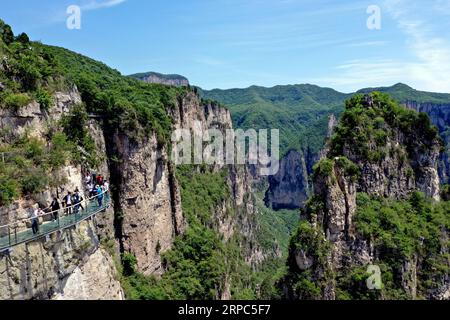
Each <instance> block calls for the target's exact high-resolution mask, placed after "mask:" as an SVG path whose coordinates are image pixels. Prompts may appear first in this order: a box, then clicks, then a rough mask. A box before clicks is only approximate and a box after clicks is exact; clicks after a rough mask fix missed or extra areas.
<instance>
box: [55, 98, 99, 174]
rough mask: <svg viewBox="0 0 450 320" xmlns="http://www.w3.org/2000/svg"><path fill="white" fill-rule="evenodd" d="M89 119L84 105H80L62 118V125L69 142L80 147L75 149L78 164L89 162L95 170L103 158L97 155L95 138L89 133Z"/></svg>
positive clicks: (74, 154)
mask: <svg viewBox="0 0 450 320" xmlns="http://www.w3.org/2000/svg"><path fill="white" fill-rule="evenodd" d="M88 119H89V118H88V114H87V112H86V109H85V107H84V105H82V104H80V105H77V106H75V107H73V108H72V109H71V110H70V112H69V113H68V114H65V115H64V116H63V117H62V119H61V125H62V128H63V131H64V133H65V134H66V136H67V137H68V139H69V141H71V142H73V143H74V145H76V146H78V148H76V149H74V153H73V157H74V159H75V160H77V161H78V162H87V164H88V165H89V166H90V167H91V168H95V167H96V166H98V165H99V163H100V161H101V157H100V155H99V154H98V153H97V150H96V146H95V142H94V140H93V138H92V137H91V136H90V135H89V134H88V132H87V129H86V128H87V121H88Z"/></svg>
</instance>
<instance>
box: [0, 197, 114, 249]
mask: <svg viewBox="0 0 450 320" xmlns="http://www.w3.org/2000/svg"><path fill="white" fill-rule="evenodd" d="M97 197H98V196H94V197H92V198H89V199H87V200H83V201H82V202H81V204H82V206H83V207H84V209H81V208H78V210H77V208H76V207H77V206H76V205H74V206H71V207H67V208H61V209H60V210H58V218H57V219H56V220H53V221H52V218H53V214H54V212H48V213H44V214H42V215H39V218H44V217H47V219H48V220H50V221H48V222H43V223H42V224H40V225H39V232H38V233H36V234H33V231H32V229H31V222H32V220H33V219H32V218H27V219H22V220H18V221H16V222H13V223H11V224H8V225H4V226H0V252H3V251H6V250H8V249H10V248H12V247H14V246H17V245H19V244H22V243H27V242H31V241H34V240H37V239H40V238H43V237H45V236H47V235H50V234H52V233H55V232H57V231H61V230H64V229H68V228H70V227H73V226H75V225H77V224H79V223H81V222H82V221H85V220H87V219H89V218H90V217H93V216H95V215H97V214H99V213H101V212H104V211H105V210H106V209H107V208H109V206H110V205H111V197H110V194H109V191H107V192H104V193H103V203H102V206H101V207H100V206H99V205H98V201H97ZM67 209H71V210H72V214H66V212H67ZM24 229H25V230H24Z"/></svg>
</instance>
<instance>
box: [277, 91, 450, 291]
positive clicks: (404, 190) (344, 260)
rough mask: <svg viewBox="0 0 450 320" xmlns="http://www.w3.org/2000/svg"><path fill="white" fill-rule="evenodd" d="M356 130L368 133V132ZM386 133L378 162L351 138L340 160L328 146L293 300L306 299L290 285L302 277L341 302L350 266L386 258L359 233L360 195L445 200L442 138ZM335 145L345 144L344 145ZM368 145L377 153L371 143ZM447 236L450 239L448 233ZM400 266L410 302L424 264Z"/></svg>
mask: <svg viewBox="0 0 450 320" xmlns="http://www.w3.org/2000/svg"><path fill="white" fill-rule="evenodd" d="M363 103H367V105H365V107H367V108H371V106H372V103H373V101H372V100H371V99H367V97H366V100H365V102H363ZM377 103H378V102H377ZM349 114H350V113H349ZM346 116H347V118H346V119H348V118H350V115H346ZM362 126H364V124H362ZM351 130H356V131H359V130H360V131H361V132H363V130H365V129H362V128H359V127H356V128H351ZM383 130H384V132H386V133H387V138H386V139H385V140H384V144H383V150H385V151H386V152H385V153H384V156H383V157H382V158H380V159H377V160H376V161H374V160H373V159H368V158H367V157H365V156H362V155H361V154H360V152H359V151H358V148H357V147H356V144H355V143H353V142H352V140H351V138H348V140H344V144H343V146H342V154H341V156H339V157H336V156H334V155H333V150H330V149H329V147H330V143H329V144H328V145H327V146H328V147H327V150H326V152H325V154H324V158H323V160H322V161H321V162H320V163H319V164H318V167H317V168H316V172H315V175H314V196H313V198H311V199H310V200H309V202H308V203H307V205H306V208H305V210H303V211H302V216H303V219H304V220H306V221H307V222H308V223H309V225H311V226H312V229H311V230H313V231H310V232H311V234H309V235H306V234H303V235H302V234H300V233H299V234H298V235H296V237H297V239H298V240H296V241H298V242H293V243H292V244H291V248H290V256H289V265H290V266H291V271H292V270H293V271H292V273H290V275H289V276H288V277H287V280H286V282H285V286H284V289H285V293H286V295H287V296H288V297H290V298H299V297H301V294H300V296H298V294H299V293H298V292H296V290H295V289H293V287H292V286H291V285H290V283H291V281H295V280H292V279H296V277H297V275H300V274H303V275H305V274H308V276H311V277H312V279H314V282H315V284H317V285H318V286H319V287H320V288H321V294H320V296H316V297H315V298H320V299H335V298H336V296H337V292H336V290H337V289H336V286H337V283H338V282H339V281H342V278H343V277H345V275H342V274H341V273H340V272H342V270H347V269H348V268H349V267H350V266H367V265H369V264H371V263H373V262H374V261H375V260H376V259H377V257H378V256H379V255H380V254H381V253H380V252H377V250H375V248H374V243H373V241H371V240H372V239H367V238H364V237H362V236H361V233H360V232H357V230H356V225H355V222H354V219H355V215H356V212H357V208H358V206H357V193H365V194H368V195H370V196H373V197H378V198H384V199H405V198H407V197H408V196H409V195H410V194H411V192H413V191H414V190H419V191H421V192H423V193H424V194H425V195H427V196H428V197H430V198H434V199H435V200H439V191H440V187H439V177H438V171H437V165H438V159H439V153H440V148H441V146H440V143H439V140H438V139H437V137H436V136H433V135H430V136H427V135H426V134H423V132H419V131H421V129H419V128H408V129H405V128H403V129H401V128H398V127H395V128H394V127H390V126H389V125H388V124H386V123H384V127H383ZM341 132H342V131H341ZM334 143H341V140H339V142H336V140H335V141H334ZM366 145H368V146H369V148H370V146H371V147H372V148H375V147H374V146H373V145H371V142H370V139H369V140H368V141H366ZM331 149H333V148H331ZM444 229H445V227H444ZM443 236H446V232H445V231H443ZM441 243H443V242H441ZM308 247H309V248H310V249H307V248H308ZM311 248H314V249H311ZM442 250H443V251H442V252H443V254H445V251H446V250H448V249H446V248H445V247H443V249H442ZM419 260H420V259H419ZM397 262H398V263H399V264H400V265H401V268H399V269H398V270H397V272H398V274H399V277H400V278H401V283H402V287H403V290H404V291H405V292H407V293H408V295H409V296H410V297H412V298H414V297H416V292H417V290H418V284H417V275H418V273H419V271H418V269H420V267H421V263H422V262H421V261H418V257H417V256H416V255H413V256H412V258H410V259H405V260H404V261H397ZM346 268H347V269H346ZM337 277H340V278H337ZM325 279H326V280H325ZM448 287H449V283H448V279H447V280H445V279H444V280H443V283H442V285H441V286H440V289H439V290H437V291H436V292H435V293H433V294H431V295H430V296H429V297H430V298H434V299H440V298H442V296H445V295H448V292H449V291H448Z"/></svg>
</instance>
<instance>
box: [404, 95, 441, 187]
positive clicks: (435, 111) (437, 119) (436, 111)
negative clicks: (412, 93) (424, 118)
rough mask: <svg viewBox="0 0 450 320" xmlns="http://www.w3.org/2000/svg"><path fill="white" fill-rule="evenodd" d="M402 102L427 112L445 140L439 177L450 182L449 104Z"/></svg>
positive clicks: (419, 110)
mask: <svg viewBox="0 0 450 320" xmlns="http://www.w3.org/2000/svg"><path fill="white" fill-rule="evenodd" d="M403 104H404V105H405V106H406V107H408V108H410V109H413V110H416V111H418V112H424V113H426V114H428V116H429V117H430V119H431V121H432V122H433V124H434V125H435V126H436V127H437V128H438V129H439V132H440V133H441V137H442V138H443V139H444V142H445V146H446V147H445V148H446V149H445V152H443V153H442V154H441V156H440V162H439V177H440V179H441V182H442V183H449V182H450V161H449V160H450V134H449V132H450V131H449V130H450V104H435V103H418V102H415V101H405V102H403Z"/></svg>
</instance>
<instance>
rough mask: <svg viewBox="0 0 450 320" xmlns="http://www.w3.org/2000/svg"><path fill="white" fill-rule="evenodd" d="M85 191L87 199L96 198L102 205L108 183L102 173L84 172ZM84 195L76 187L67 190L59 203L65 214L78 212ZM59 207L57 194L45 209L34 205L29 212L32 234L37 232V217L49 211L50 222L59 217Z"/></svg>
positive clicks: (100, 205)
mask: <svg viewBox="0 0 450 320" xmlns="http://www.w3.org/2000/svg"><path fill="white" fill-rule="evenodd" d="M84 182H85V186H86V191H87V192H89V200H94V199H96V200H97V203H98V206H99V207H102V206H103V199H104V196H105V194H106V193H107V192H108V191H109V183H108V181H107V180H105V178H104V177H103V176H102V175H97V173H96V172H93V173H89V172H88V173H86V174H85V177H84ZM83 201H84V197H83V195H82V193H81V192H80V190H78V188H77V189H76V190H75V191H74V192H73V193H72V192H71V191H67V194H66V195H65V196H64V197H63V198H62V200H61V203H62V207H63V208H64V213H65V215H71V214H78V212H79V211H80V209H81V210H84V209H85V208H84V207H83ZM60 209H61V205H60V202H59V200H58V197H57V196H53V200H52V202H51V204H50V206H48V207H47V208H45V209H41V208H40V206H39V204H36V205H35V208H34V210H33V211H32V212H31V229H32V231H33V234H37V233H39V218H40V217H42V216H44V215H45V214H46V213H51V215H52V222H54V221H57V220H58V218H59V211H60Z"/></svg>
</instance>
